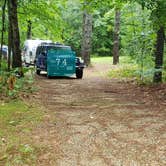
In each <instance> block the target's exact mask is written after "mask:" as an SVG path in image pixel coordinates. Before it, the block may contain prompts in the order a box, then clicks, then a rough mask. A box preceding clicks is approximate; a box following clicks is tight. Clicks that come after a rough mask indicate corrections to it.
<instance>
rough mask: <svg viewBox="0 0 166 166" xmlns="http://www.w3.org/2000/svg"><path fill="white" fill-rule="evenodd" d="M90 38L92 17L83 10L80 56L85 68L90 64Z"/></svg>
mask: <svg viewBox="0 0 166 166" xmlns="http://www.w3.org/2000/svg"><path fill="white" fill-rule="evenodd" d="M91 38H92V15H91V14H89V13H88V12H87V11H86V10H84V14H83V33H82V45H81V56H82V58H83V60H84V63H85V65H86V66H89V65H90V63H91V61H90V53H91Z"/></svg>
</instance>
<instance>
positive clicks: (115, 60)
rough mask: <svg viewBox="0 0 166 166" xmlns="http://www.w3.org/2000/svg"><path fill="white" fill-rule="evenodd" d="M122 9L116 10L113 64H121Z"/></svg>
mask: <svg viewBox="0 0 166 166" xmlns="http://www.w3.org/2000/svg"><path fill="white" fill-rule="evenodd" d="M119 35H120V8H118V7H116V8H115V22H114V36H113V64H114V65H116V64H118V63H119V45H120V40H119Z"/></svg>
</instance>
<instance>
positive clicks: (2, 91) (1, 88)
mask: <svg viewBox="0 0 166 166" xmlns="http://www.w3.org/2000/svg"><path fill="white" fill-rule="evenodd" d="M17 71H18V69H14V70H11V71H7V70H6V68H5V67H4V68H3V67H2V69H1V71H0V98H1V99H3V98H9V99H11V98H12V99H15V98H17V97H18V96H19V94H20V93H22V92H26V93H27V92H33V91H34V90H35V88H34V87H33V82H34V74H33V68H30V69H28V68H24V69H23V72H24V73H25V74H24V77H19V76H18V75H17V74H16V73H17Z"/></svg>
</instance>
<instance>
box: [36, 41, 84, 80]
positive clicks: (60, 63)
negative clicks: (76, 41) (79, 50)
mask: <svg viewBox="0 0 166 166" xmlns="http://www.w3.org/2000/svg"><path fill="white" fill-rule="evenodd" d="M35 66H36V73H37V74H38V75H39V74H40V72H41V71H46V72H47V77H53V76H72V75H73V74H75V75H76V78H82V77H83V69H84V64H83V63H82V62H81V61H80V59H79V58H78V57H76V54H75V52H74V51H72V49H71V47H70V46H64V45H60V44H48V43H47V44H41V45H39V46H38V48H37V51H36V57H35Z"/></svg>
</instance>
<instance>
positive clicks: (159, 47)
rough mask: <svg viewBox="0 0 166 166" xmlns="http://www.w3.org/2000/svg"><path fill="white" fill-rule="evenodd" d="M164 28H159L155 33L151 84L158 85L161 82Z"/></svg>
mask: <svg viewBox="0 0 166 166" xmlns="http://www.w3.org/2000/svg"><path fill="white" fill-rule="evenodd" d="M164 38H165V34H164V27H163V26H160V28H159V30H158V31H157V41H156V49H155V69H156V71H155V73H154V78H153V82H154V83H159V82H162V67H163V56H164Z"/></svg>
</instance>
